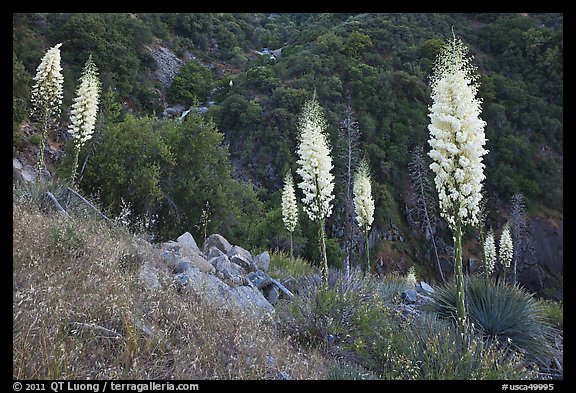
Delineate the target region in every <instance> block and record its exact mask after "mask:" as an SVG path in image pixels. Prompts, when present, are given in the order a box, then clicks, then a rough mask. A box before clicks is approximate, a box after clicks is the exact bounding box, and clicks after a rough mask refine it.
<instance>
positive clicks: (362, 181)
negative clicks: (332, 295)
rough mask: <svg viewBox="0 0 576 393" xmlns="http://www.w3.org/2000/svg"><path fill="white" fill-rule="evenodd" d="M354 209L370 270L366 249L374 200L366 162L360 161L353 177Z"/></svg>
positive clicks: (368, 265)
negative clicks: (362, 236) (362, 235)
mask: <svg viewBox="0 0 576 393" xmlns="http://www.w3.org/2000/svg"><path fill="white" fill-rule="evenodd" d="M353 191H354V209H355V210H356V221H357V222H358V226H359V227H360V229H362V232H364V237H365V243H366V267H367V269H368V270H369V269H370V248H369V247H368V237H369V236H368V235H369V234H370V226H371V225H372V222H373V221H374V199H372V183H371V181H370V168H369V167H368V162H367V161H366V160H362V161H361V162H360V164H359V165H358V169H357V170H356V176H355V177H354V187H353Z"/></svg>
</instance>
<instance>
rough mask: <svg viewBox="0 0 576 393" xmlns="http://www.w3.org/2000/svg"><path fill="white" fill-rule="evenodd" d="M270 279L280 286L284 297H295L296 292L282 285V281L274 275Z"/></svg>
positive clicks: (279, 288)
mask: <svg viewBox="0 0 576 393" xmlns="http://www.w3.org/2000/svg"><path fill="white" fill-rule="evenodd" d="M270 281H272V284H274V285H275V286H276V287H277V288H278V290H279V291H280V295H281V296H282V298H284V299H288V300H290V299H292V298H293V297H294V294H293V293H292V292H290V290H289V289H288V288H286V287H285V286H284V285H282V283H280V281H278V280H276V279H275V278H272V277H270Z"/></svg>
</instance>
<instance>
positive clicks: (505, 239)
mask: <svg viewBox="0 0 576 393" xmlns="http://www.w3.org/2000/svg"><path fill="white" fill-rule="evenodd" d="M513 255H514V246H513V244H512V237H511V236H510V227H509V226H508V224H506V225H505V226H504V229H502V235H500V263H501V264H502V266H504V267H505V268H509V267H510V262H512V257H513Z"/></svg>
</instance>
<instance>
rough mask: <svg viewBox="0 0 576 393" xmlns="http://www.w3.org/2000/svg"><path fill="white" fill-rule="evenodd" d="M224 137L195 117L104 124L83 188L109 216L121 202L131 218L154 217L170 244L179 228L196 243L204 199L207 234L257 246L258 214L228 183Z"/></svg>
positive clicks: (250, 195) (247, 192)
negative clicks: (128, 207) (207, 211)
mask: <svg viewBox="0 0 576 393" xmlns="http://www.w3.org/2000/svg"><path fill="white" fill-rule="evenodd" d="M222 142H223V135H222V134H221V133H220V132H218V130H217V129H216V127H215V125H214V123H212V122H210V121H205V120H204V119H203V118H202V116H201V115H200V114H198V113H190V114H189V115H188V116H187V117H186V120H185V121H184V122H179V121H177V120H173V121H169V120H164V121H160V120H157V119H153V118H149V117H143V118H140V119H137V118H135V117H134V116H133V115H130V114H128V115H127V116H126V118H125V119H124V120H123V121H120V122H117V123H111V124H108V125H107V126H106V127H105V128H104V130H103V135H102V140H101V141H100V143H99V145H98V147H97V149H95V153H94V156H93V157H92V159H91V162H90V165H89V166H88V167H87V170H86V173H85V174H84V180H83V182H82V187H83V189H84V190H86V191H87V192H89V193H92V194H98V195H99V197H100V200H101V203H102V204H103V205H104V206H107V207H108V209H109V210H110V212H111V214H112V216H117V215H118V214H119V212H120V210H121V201H122V200H124V201H125V202H126V203H129V204H130V205H131V206H132V212H133V215H134V217H135V219H144V218H145V217H149V216H151V215H158V220H157V223H156V227H155V228H153V230H154V231H155V233H156V234H157V235H158V236H159V237H160V238H161V239H174V238H175V237H177V236H179V235H181V234H182V233H183V232H185V231H190V232H191V233H193V235H194V236H195V237H197V238H199V235H200V224H199V223H200V218H201V214H202V209H203V208H204V207H205V204H206V202H207V201H208V202H209V203H210V206H211V209H212V216H211V222H210V224H209V226H208V231H209V232H210V233H212V232H217V233H220V234H222V235H223V236H225V237H226V238H228V239H229V240H230V241H231V242H233V243H234V244H242V245H243V246H244V247H246V248H252V247H254V246H256V245H258V240H260V239H258V238H257V236H256V232H255V231H254V224H253V223H254V222H256V221H257V218H256V217H259V216H260V214H261V211H262V206H261V202H259V201H258V199H257V197H256V195H255V193H254V191H253V190H252V189H251V187H250V186H248V185H245V184H242V183H240V182H238V181H235V180H233V179H232V176H231V168H230V164H229V161H228V152H227V149H226V148H225V147H224V146H223V145H222Z"/></svg>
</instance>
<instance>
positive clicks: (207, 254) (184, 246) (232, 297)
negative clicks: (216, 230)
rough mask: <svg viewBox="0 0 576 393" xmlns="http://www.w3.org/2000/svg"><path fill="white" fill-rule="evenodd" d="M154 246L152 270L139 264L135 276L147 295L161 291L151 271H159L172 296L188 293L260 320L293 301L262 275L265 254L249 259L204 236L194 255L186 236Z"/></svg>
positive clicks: (266, 264) (267, 257)
mask: <svg viewBox="0 0 576 393" xmlns="http://www.w3.org/2000/svg"><path fill="white" fill-rule="evenodd" d="M159 246H160V248H159V249H158V250H157V253H156V254H157V257H158V258H157V261H156V266H153V265H152V264H150V263H145V264H144V265H143V266H142V267H141V270H140V280H141V283H142V284H143V285H144V286H145V287H146V288H147V289H149V290H155V289H159V288H161V287H162V286H161V284H160V282H159V280H158V277H157V274H156V270H157V269H165V270H167V271H168V272H170V274H172V282H173V284H174V286H175V287H176V288H177V289H178V290H180V291H182V292H187V293H193V294H194V295H196V296H199V297H202V298H203V299H204V300H206V301H207V302H209V303H210V304H212V305H215V306H217V307H223V308H231V309H235V310H237V311H241V312H252V313H256V314H259V315H262V314H263V313H266V312H267V313H273V312H274V306H273V305H274V304H275V303H276V302H277V301H278V299H280V298H286V299H290V298H292V297H293V294H292V293H291V292H290V291H289V290H288V289H287V288H286V287H284V286H283V285H282V284H281V283H280V282H279V281H277V280H276V279H274V278H273V277H271V276H270V275H268V273H267V271H268V267H269V264H270V254H269V253H268V252H267V251H264V252H263V253H261V254H259V255H256V256H252V254H251V253H250V252H249V251H248V250H246V249H244V248H242V247H240V246H238V245H234V246H233V245H231V244H230V243H229V242H228V240H226V238H224V237H223V236H221V235H219V234H213V235H210V236H209V237H208V238H207V239H206V241H205V242H204V245H203V246H202V249H200V248H199V247H198V245H197V244H196V241H195V240H194V238H193V237H192V235H191V234H190V233H189V232H186V233H184V234H183V235H181V236H180V237H178V239H177V240H176V241H169V242H165V243H162V244H160V245H159Z"/></svg>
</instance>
